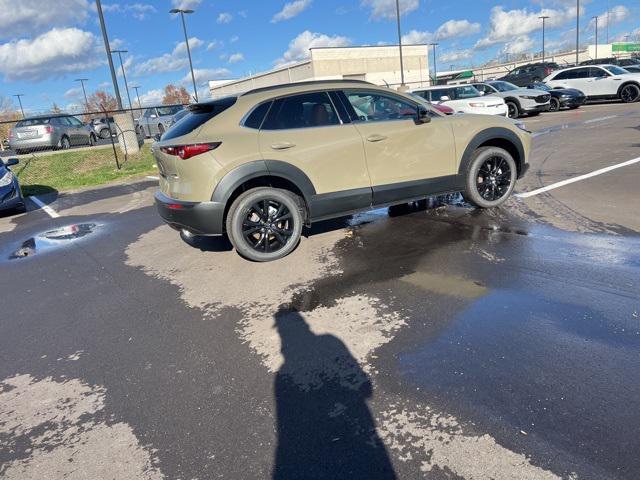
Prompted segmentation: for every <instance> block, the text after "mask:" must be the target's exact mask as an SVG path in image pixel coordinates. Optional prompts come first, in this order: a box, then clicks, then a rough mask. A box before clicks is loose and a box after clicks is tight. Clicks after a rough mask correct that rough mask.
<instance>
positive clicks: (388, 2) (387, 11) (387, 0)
mask: <svg viewBox="0 0 640 480" xmlns="http://www.w3.org/2000/svg"><path fill="white" fill-rule="evenodd" d="M360 4H361V5H362V6H363V7H367V8H369V9H371V18H373V19H376V20H378V19H382V18H386V19H395V18H396V0H361V1H360ZM419 6H420V0H400V15H406V14H407V13H409V12H413V11H414V10H417V9H418V7H419Z"/></svg>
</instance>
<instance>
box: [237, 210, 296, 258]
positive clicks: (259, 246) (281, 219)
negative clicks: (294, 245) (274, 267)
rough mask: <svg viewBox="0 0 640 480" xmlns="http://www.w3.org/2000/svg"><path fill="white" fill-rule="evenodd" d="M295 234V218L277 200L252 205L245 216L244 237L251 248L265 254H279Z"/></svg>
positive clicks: (243, 224) (243, 223)
mask: <svg viewBox="0 0 640 480" xmlns="http://www.w3.org/2000/svg"><path fill="white" fill-rule="evenodd" d="M293 233H294V222H293V216H292V215H291V212H290V211H289V209H288V208H287V207H286V206H285V205H284V204H283V203H280V202H278V201H276V200H271V199H265V200H261V201H257V202H255V203H254V204H252V205H251V206H250V207H249V208H248V209H247V210H246V212H245V214H244V220H243V222H242V236H243V238H244V240H245V241H246V242H247V243H248V244H249V246H250V247H251V248H252V249H254V250H256V251H258V252H264V253H270V252H277V251H278V250H281V249H282V248H284V247H285V246H286V245H287V242H288V241H289V240H291V238H292V236H293Z"/></svg>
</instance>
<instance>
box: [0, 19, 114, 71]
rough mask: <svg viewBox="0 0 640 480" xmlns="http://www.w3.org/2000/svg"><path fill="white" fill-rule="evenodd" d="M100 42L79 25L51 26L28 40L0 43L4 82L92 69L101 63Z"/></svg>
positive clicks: (0, 65) (1, 69) (0, 62)
mask: <svg viewBox="0 0 640 480" xmlns="http://www.w3.org/2000/svg"><path fill="white" fill-rule="evenodd" d="M99 47H100V41H99V40H98V39H97V38H96V37H95V36H94V35H93V34H92V33H90V32H85V31H83V30H80V29H78V28H63V29H61V28H54V29H52V30H50V31H48V32H46V33H43V34H42V35H40V36H37V37H35V38H33V39H29V40H16V41H12V42H9V43H5V44H0V73H2V74H3V75H4V78H5V79H6V80H7V81H12V80H43V79H45V78H50V77H54V76H56V75H63V74H65V73H70V72H78V71H86V70H90V69H93V68H95V67H97V66H98V65H100V64H101V63H102V62H103V58H104V56H103V55H98V49H99Z"/></svg>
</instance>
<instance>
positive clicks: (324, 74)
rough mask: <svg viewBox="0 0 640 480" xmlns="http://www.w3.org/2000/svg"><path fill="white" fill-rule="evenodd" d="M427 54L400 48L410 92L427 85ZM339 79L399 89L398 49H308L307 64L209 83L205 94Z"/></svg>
mask: <svg viewBox="0 0 640 480" xmlns="http://www.w3.org/2000/svg"><path fill="white" fill-rule="evenodd" d="M428 53H429V52H428V47H427V45H403V47H402V58H403V62H404V81H405V84H406V85H408V86H409V87H410V88H417V87H420V86H426V85H429V58H428ZM341 79H357V80H366V81H367V82H371V83H374V84H376V85H389V86H391V87H395V88H397V87H399V86H400V84H401V75H400V55H399V49H398V46H397V45H392V46H371V47H333V48H331V47H329V48H312V49H311V50H310V57H309V59H308V60H305V61H302V62H298V63H294V64H290V65H285V66H282V67H279V68H276V69H274V70H271V71H269V72H264V73H259V74H256V75H251V76H249V77H245V78H241V79H238V80H229V81H226V82H223V81H212V82H209V90H210V91H211V96H212V97H214V98H218V97H223V96H226V95H233V94H237V93H241V92H246V91H248V90H251V89H253V88H260V87H267V86H271V85H279V84H283V83H292V82H303V81H309V80H341Z"/></svg>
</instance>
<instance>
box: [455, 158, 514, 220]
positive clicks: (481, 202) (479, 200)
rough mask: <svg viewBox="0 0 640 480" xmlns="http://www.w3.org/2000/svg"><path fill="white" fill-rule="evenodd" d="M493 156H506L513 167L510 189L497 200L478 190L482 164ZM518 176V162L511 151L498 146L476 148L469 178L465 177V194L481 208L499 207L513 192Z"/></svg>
mask: <svg viewBox="0 0 640 480" xmlns="http://www.w3.org/2000/svg"><path fill="white" fill-rule="evenodd" d="M492 156H500V157H502V158H504V159H505V160H506V161H507V163H509V167H510V168H511V184H510V185H509V190H508V191H507V193H506V194H505V195H504V196H503V197H502V198H499V199H498V200H495V201H489V200H486V199H484V198H483V197H482V195H480V193H479V192H478V186H477V177H478V170H480V167H481V166H482V164H483V163H484V162H485V161H486V160H487V159H488V158H489V157H492ZM517 177H518V172H517V166H516V162H515V160H514V159H513V157H512V156H511V154H510V153H509V152H507V151H506V150H504V149H502V148H498V147H484V148H480V149H478V150H476V152H475V153H474V156H473V160H472V161H471V163H470V164H469V169H468V170H467V178H466V179H465V184H466V190H465V195H464V196H465V198H466V199H467V200H468V201H470V202H471V203H473V204H474V205H476V206H477V207H480V208H494V207H498V206H500V205H502V204H503V203H504V202H506V201H507V200H508V199H509V197H510V196H511V194H512V193H513V190H514V188H515V186H516V180H517Z"/></svg>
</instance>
